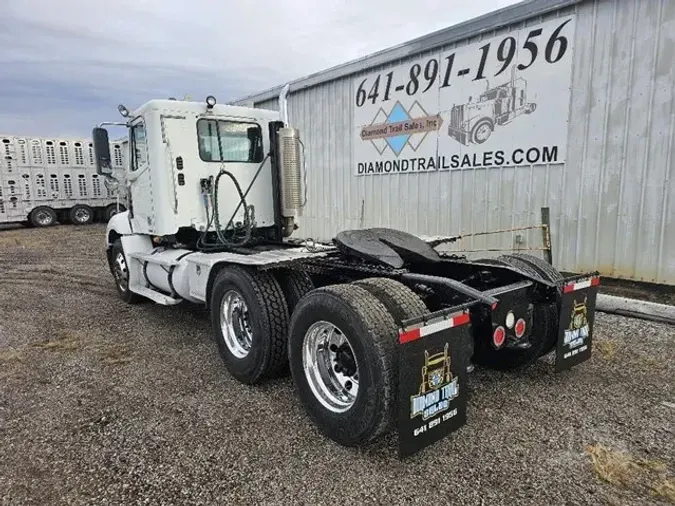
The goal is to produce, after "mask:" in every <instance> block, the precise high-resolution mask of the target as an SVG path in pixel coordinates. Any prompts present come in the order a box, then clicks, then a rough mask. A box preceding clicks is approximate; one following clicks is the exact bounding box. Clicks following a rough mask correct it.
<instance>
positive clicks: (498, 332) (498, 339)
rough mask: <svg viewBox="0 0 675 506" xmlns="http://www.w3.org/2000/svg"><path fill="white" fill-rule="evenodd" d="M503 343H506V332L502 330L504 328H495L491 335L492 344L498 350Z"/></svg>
mask: <svg viewBox="0 0 675 506" xmlns="http://www.w3.org/2000/svg"><path fill="white" fill-rule="evenodd" d="M504 341H506V330H504V327H497V328H496V329H495V331H494V334H492V342H493V343H495V346H496V347H497V348H499V347H500V346H502V345H503V344H504Z"/></svg>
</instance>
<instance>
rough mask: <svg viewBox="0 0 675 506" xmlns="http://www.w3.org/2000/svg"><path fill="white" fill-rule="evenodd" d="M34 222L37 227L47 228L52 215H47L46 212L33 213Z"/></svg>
mask: <svg viewBox="0 0 675 506" xmlns="http://www.w3.org/2000/svg"><path fill="white" fill-rule="evenodd" d="M35 221H37V223H38V225H40V226H41V227H47V226H49V225H51V224H52V221H53V220H52V215H51V214H50V213H48V212H47V211H38V212H37V213H35Z"/></svg>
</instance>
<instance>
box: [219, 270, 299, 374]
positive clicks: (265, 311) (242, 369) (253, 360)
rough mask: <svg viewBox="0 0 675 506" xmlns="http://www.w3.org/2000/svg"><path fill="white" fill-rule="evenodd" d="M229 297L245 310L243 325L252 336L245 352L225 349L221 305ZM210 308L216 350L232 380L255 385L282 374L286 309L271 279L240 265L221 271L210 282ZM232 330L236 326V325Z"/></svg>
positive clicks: (285, 350)
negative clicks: (246, 326) (238, 302)
mask: <svg viewBox="0 0 675 506" xmlns="http://www.w3.org/2000/svg"><path fill="white" fill-rule="evenodd" d="M228 294H233V295H234V296H235V297H238V298H239V299H240V300H243V302H244V304H245V305H246V308H247V310H248V318H247V322H246V323H245V324H247V325H248V327H249V328H250V334H251V339H250V340H251V342H250V347H248V349H245V348H242V349H239V348H237V346H236V345H231V346H228V339H226V335H225V334H224V333H223V328H222V325H221V324H222V323H223V322H224V312H223V311H221V305H222V304H223V302H224V299H225V296H226V295H228ZM210 309H211V323H212V325H213V332H214V336H215V338H216V343H217V344H218V351H219V352H220V355H221V358H222V359H223V362H224V363H225V367H226V368H227V370H228V371H229V372H230V374H231V375H232V376H233V377H234V378H235V379H237V380H238V381H240V382H241V383H245V384H255V383H259V382H261V381H264V380H266V379H269V378H273V377H277V376H279V375H281V373H283V371H284V368H285V366H286V361H287V350H288V348H287V331H288V308H287V307H286V299H285V297H284V294H283V291H282V290H281V287H280V286H279V282H278V281H277V280H276V279H275V278H274V276H272V275H271V274H270V273H268V272H263V271H257V270H255V269H251V268H245V267H241V266H228V267H225V268H223V269H222V270H221V271H220V272H219V273H218V274H217V277H216V279H215V281H214V283H213V291H212V296H211V304H210ZM233 327H238V323H235V324H234V325H233ZM239 330H240V334H241V333H246V331H245V330H244V329H239ZM233 341H236V339H234V340H233ZM233 341H230V342H233Z"/></svg>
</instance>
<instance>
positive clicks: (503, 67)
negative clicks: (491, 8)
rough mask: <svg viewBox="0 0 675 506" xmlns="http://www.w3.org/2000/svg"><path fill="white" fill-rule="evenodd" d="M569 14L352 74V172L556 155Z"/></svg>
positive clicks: (564, 122) (560, 148)
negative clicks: (388, 66) (364, 72)
mask: <svg viewBox="0 0 675 506" xmlns="http://www.w3.org/2000/svg"><path fill="white" fill-rule="evenodd" d="M574 32H575V17H574V16H568V17H563V18H556V19H554V20H551V21H546V22H544V23H539V24H536V25H532V26H528V27H527V28H523V29H520V30H516V31H511V32H507V33H505V34H503V35H499V36H496V37H493V38H490V39H484V40H481V41H480V42H476V43H473V44H471V45H467V46H461V47H457V48H454V49H450V50H447V51H443V52H438V53H436V54H432V55H429V56H425V57H423V58H420V59H417V60H415V61H412V62H409V63H405V64H403V65H399V66H397V67H393V68H388V69H385V70H382V71H379V72H374V73H371V74H368V75H365V76H364V75H360V76H356V77H355V78H354V79H353V80H352V100H353V103H352V110H353V124H354V129H355V130H354V139H353V142H354V149H353V155H352V163H353V165H354V171H355V173H356V174H357V175H374V174H382V175H386V174H398V173H418V172H430V171H431V172H435V171H446V170H461V169H471V168H477V167H485V168H489V167H496V166H518V165H531V164H546V163H561V162H564V161H565V154H566V151H567V129H568V128H567V127H568V121H569V102H570V85H571V77H572V57H573V51H574Z"/></svg>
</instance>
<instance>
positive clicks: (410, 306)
mask: <svg viewBox="0 0 675 506" xmlns="http://www.w3.org/2000/svg"><path fill="white" fill-rule="evenodd" d="M352 284H353V285H356V286H360V287H361V288H365V289H366V290H368V291H369V292H370V293H371V294H373V295H374V296H375V297H377V299H378V300H379V301H380V302H381V303H382V304H384V307H386V308H387V311H389V314H391V315H392V316H393V317H394V321H395V322H396V324H397V325H400V324H401V322H402V321H404V320H407V319H409V318H415V317H417V316H422V315H425V314H428V313H429V309H428V308H427V306H426V304H424V301H423V300H422V299H421V298H420V296H419V295H417V294H416V293H415V292H413V291H412V290H411V289H410V288H408V287H407V286H406V285H404V284H403V283H401V282H400V281H396V280H395V279H389V278H366V279H361V280H359V281H354V282H353V283H352Z"/></svg>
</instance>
